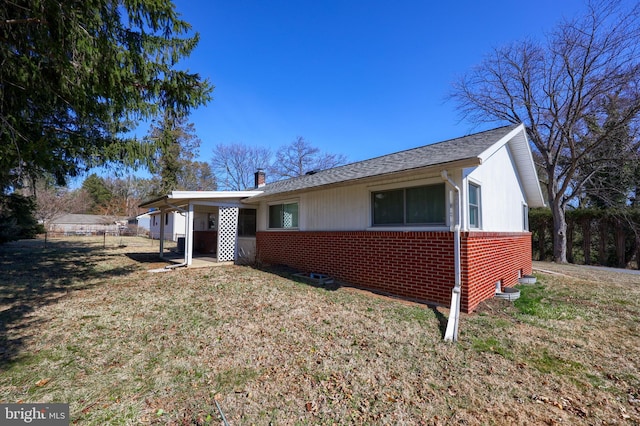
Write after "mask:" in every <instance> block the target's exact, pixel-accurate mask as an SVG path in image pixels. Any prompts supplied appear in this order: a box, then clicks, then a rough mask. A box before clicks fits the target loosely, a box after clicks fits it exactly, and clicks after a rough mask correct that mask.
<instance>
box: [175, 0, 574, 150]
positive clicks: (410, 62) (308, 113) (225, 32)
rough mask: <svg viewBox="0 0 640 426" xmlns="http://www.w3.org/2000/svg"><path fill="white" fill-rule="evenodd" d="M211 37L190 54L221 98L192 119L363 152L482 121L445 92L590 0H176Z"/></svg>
mask: <svg viewBox="0 0 640 426" xmlns="http://www.w3.org/2000/svg"><path fill="white" fill-rule="evenodd" d="M175 4H176V7H177V10H178V11H179V12H180V13H181V15H182V17H183V19H185V20H186V21H188V22H189V23H191V24H192V26H193V29H194V30H195V31H198V32H199V33H200V36H201V41H200V44H199V46H198V47H197V49H196V50H195V51H194V52H193V54H192V55H191V57H190V58H189V59H188V60H186V61H183V62H182V63H181V64H180V67H181V68H188V69H189V70H190V71H192V72H198V73H200V74H201V75H202V76H203V77H206V78H208V79H209V80H210V81H211V82H212V83H213V84H214V85H215V86H216V88H215V90H214V92H213V97H214V100H213V101H212V102H211V103H210V104H208V105H207V106H206V107H201V108H199V109H198V110H196V111H194V112H193V113H192V115H191V117H190V121H191V122H193V123H194V124H195V127H196V132H197V134H198V136H199V137H200V139H201V140H202V145H201V148H200V159H201V160H203V161H209V160H210V159H211V158H212V155H213V153H212V150H213V148H214V146H215V145H216V144H226V143H233V142H240V143H243V144H247V145H251V146H264V147H271V148H272V149H274V150H275V149H276V148H278V147H279V146H282V145H284V144H288V143H290V142H291V141H293V140H294V139H295V138H296V137H297V136H302V137H304V138H305V139H307V140H308V141H309V142H311V144H313V145H314V146H317V147H319V148H320V149H322V150H323V151H326V152H330V153H338V154H344V155H346V156H347V158H348V159H349V160H350V161H358V160H363V159H366V158H371V157H375V156H379V155H384V154H387V153H391V152H395V151H399V150H403V149H408V148H413V147H416V146H420V145H425V144H428V143H432V142H438V141H441V140H446V139H449V138H453V137H457V136H462V135H465V134H468V133H470V132H473V131H476V130H482V128H473V127H472V126H471V125H470V123H468V122H460V117H459V115H458V113H457V112H456V110H455V105H454V104H453V103H451V102H447V101H445V97H446V95H447V93H448V91H449V90H450V87H451V83H452V81H453V80H454V79H455V78H456V76H458V75H460V74H462V73H464V72H466V71H467V70H469V69H470V68H471V67H472V66H473V65H475V64H478V63H479V62H480V61H481V60H482V58H483V55H485V54H486V53H488V52H489V51H490V50H491V49H492V48H493V47H497V46H501V45H504V44H507V43H510V42H512V41H517V40H521V39H523V38H527V37H529V38H543V37H544V35H545V32H548V31H549V30H551V29H552V28H553V26H554V25H555V24H556V23H557V22H558V21H559V20H560V19H561V18H562V17H563V16H566V17H573V16H575V15H576V14H577V13H579V12H581V11H583V10H584V8H585V6H584V2H583V1H581V0H554V1H551V0H538V1H536V2H513V1H503V0H496V1H477V0H476V1H451V2H445V1H437V2H433V1H403V0H400V1H393V2H392V1H385V2H382V1H360V0H358V1H337V0H336V1H334V0H330V1H323V0H315V1H307V0H301V1H279V0H275V1H245V0H233V1H218V0H214V1H207V0H175Z"/></svg>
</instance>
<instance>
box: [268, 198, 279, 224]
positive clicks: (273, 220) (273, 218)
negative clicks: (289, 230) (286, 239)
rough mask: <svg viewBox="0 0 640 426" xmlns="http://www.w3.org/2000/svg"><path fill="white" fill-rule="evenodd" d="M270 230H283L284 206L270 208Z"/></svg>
mask: <svg viewBox="0 0 640 426" xmlns="http://www.w3.org/2000/svg"><path fill="white" fill-rule="evenodd" d="M269 228H282V204H275V205H273V206H269Z"/></svg>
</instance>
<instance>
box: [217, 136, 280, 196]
mask: <svg viewBox="0 0 640 426" xmlns="http://www.w3.org/2000/svg"><path fill="white" fill-rule="evenodd" d="M270 159H271V151H269V149H267V148H259V147H251V146H247V145H244V144H241V143H233V144H229V145H221V144H220V145H216V147H215V148H214V150H213V158H212V159H211V168H212V169H213V172H214V174H215V175H216V179H217V182H218V187H219V188H220V189H227V190H232V191H242V190H246V189H249V188H253V187H254V183H255V182H254V173H255V172H256V170H258V169H266V166H267V165H268V164H269V160H270Z"/></svg>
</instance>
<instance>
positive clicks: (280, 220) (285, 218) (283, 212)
mask: <svg viewBox="0 0 640 426" xmlns="http://www.w3.org/2000/svg"><path fill="white" fill-rule="evenodd" d="M297 227H298V203H288V204H272V205H270V206H269V228H273V229H282V228H284V229H290V228H297Z"/></svg>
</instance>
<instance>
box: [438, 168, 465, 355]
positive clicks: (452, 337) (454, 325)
mask: <svg viewBox="0 0 640 426" xmlns="http://www.w3.org/2000/svg"><path fill="white" fill-rule="evenodd" d="M440 175H441V176H442V179H443V180H444V181H446V182H449V185H451V186H452V187H453V189H454V190H455V191H456V194H457V200H456V203H457V209H456V210H457V211H456V213H455V217H454V218H453V219H454V226H453V257H454V267H455V282H454V285H453V289H452V290H451V308H450V309H449V320H448V321H447V330H446V331H445V333H444V340H445V342H455V341H457V340H458V322H459V320H460V297H461V293H460V290H461V277H460V228H461V224H460V220H461V217H462V215H461V211H462V202H461V198H462V197H461V194H460V188H459V187H458V185H456V184H455V182H454V181H453V180H451V178H450V177H449V175H448V174H447V171H446V170H443V171H442V172H441V173H440Z"/></svg>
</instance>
